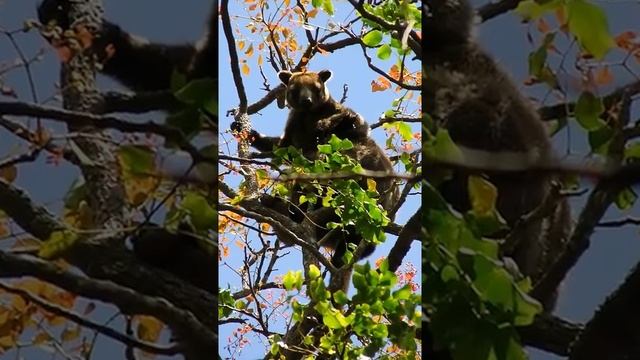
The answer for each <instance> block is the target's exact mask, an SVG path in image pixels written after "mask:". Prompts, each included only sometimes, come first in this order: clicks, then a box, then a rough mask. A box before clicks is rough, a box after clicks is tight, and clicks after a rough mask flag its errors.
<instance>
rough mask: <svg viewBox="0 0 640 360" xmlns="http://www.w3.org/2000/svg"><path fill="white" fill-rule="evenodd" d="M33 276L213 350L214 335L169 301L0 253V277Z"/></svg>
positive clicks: (188, 313) (31, 259) (215, 336)
mask: <svg viewBox="0 0 640 360" xmlns="http://www.w3.org/2000/svg"><path fill="white" fill-rule="evenodd" d="M7 276H11V277H17V276H33V277H36V278H38V279H41V280H44V281H47V282H49V283H51V284H54V285H56V286H58V287H60V288H62V289H64V290H67V291H69V292H73V293H75V294H78V295H80V296H84V297H87V298H90V299H97V300H101V301H104V302H107V303H111V304H115V305H116V306H118V307H119V308H120V309H122V310H123V311H124V312H126V313H128V314H147V315H151V316H154V317H157V318H158V319H167V320H169V323H170V324H172V325H173V326H174V327H176V328H177V329H179V330H181V331H182V332H183V333H184V334H189V336H190V337H192V339H196V340H197V341H199V342H200V343H202V344H209V346H211V348H212V349H213V348H215V346H216V344H215V341H216V340H217V334H216V333H215V332H214V331H212V330H210V329H207V328H206V327H205V326H203V325H202V324H201V323H200V322H199V321H198V320H197V319H196V318H195V317H194V316H193V314H192V313H190V312H188V311H185V310H181V309H179V308H177V307H175V306H174V305H172V304H171V303H169V302H168V301H166V300H164V299H161V298H155V297H150V296H145V295H142V294H140V293H138V292H136V291H134V290H131V289H129V288H126V287H123V286H120V285H116V284H114V283H112V282H110V281H104V280H95V279H87V278H84V277H81V276H79V275H76V274H73V273H71V272H69V271H66V270H63V269H61V268H59V267H57V266H55V265H53V264H51V263H49V262H47V261H43V260H40V259H37V258H33V257H27V256H23V255H13V254H9V253H5V252H2V251H0V277H7Z"/></svg>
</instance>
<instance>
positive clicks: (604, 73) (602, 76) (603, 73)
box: [595, 66, 613, 85]
mask: <svg viewBox="0 0 640 360" xmlns="http://www.w3.org/2000/svg"><path fill="white" fill-rule="evenodd" d="M595 80H596V84H598V85H607V84H610V83H611V82H613V73H612V72H611V70H609V67H608V66H605V67H603V68H601V69H598V70H597V71H596V77H595Z"/></svg>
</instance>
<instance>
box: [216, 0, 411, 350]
mask: <svg viewBox="0 0 640 360" xmlns="http://www.w3.org/2000/svg"><path fill="white" fill-rule="evenodd" d="M269 3H270V4H272V2H269ZM278 4H279V2H278ZM292 4H293V2H292ZM334 4H335V6H336V12H335V15H334V16H333V17H332V18H331V19H330V20H331V21H332V22H334V23H342V22H344V20H345V19H346V18H349V19H352V18H353V14H352V13H351V10H352V8H351V7H350V5H348V3H346V2H343V1H334ZM239 5H242V3H241V2H237V1H233V0H232V1H231V2H230V14H231V15H232V19H231V23H232V26H233V27H234V29H235V26H236V25H237V26H239V27H240V28H242V27H243V26H244V25H246V24H247V23H248V22H249V21H250V20H249V19H247V18H246V16H247V13H246V11H245V10H243V9H242V8H240V7H239ZM234 15H240V16H235V17H234ZM328 20H329V19H328V18H327V17H319V18H316V19H314V20H313V21H312V24H313V25H318V26H320V27H328V25H327V23H328ZM297 28H298V31H300V27H299V26H298V27H297ZM219 31H220V34H219V39H220V44H222V46H221V47H220V53H219V54H220V56H219V66H220V80H219V83H220V94H219V107H220V114H221V116H220V130H221V135H220V138H219V142H220V149H221V151H222V152H224V153H227V151H230V152H231V153H235V152H236V146H237V145H236V144H237V142H236V141H235V140H234V139H233V137H232V136H231V135H230V134H228V133H224V131H225V130H226V129H228V128H229V124H230V123H231V121H233V119H232V118H230V117H224V116H223V114H224V113H225V112H226V110H229V109H232V108H234V107H237V106H238V96H237V93H236V90H235V85H234V84H233V79H232V76H231V72H230V62H229V61H230V60H229V54H228V48H227V46H226V40H225V39H224V34H223V32H222V28H221V27H220V30H219ZM243 34H245V35H246V41H247V45H246V46H245V50H246V49H247V47H248V46H249V42H250V41H251V40H256V39H255V38H254V37H252V36H251V35H250V34H247V32H246V31H245V32H243ZM321 35H322V32H321ZM343 37H344V35H341V36H337V37H335V40H338V39H341V38H343ZM298 41H299V42H300V43H301V44H302V45H303V46H306V45H307V41H306V37H304V36H301V37H298ZM257 44H258V42H257V41H256V43H255V45H254V46H257ZM242 53H243V52H240V54H239V55H242ZM256 56H257V54H256V55H254V56H253V57H252V58H251V59H250V60H249V61H248V65H250V67H251V72H250V74H249V76H243V81H244V86H245V89H246V91H247V97H248V99H249V103H253V102H255V101H257V100H258V99H260V98H262V97H263V96H264V94H265V92H264V91H263V90H261V88H262V87H263V85H262V83H263V79H262V77H261V76H260V72H259V71H258V68H257V62H256ZM370 56H372V57H374V58H375V50H374V51H370ZM299 57H300V55H297V56H296V57H295V59H296V61H297V60H298V59H299ZM241 60H242V57H241ZM393 61H395V58H394V57H392V58H391V59H390V60H388V61H385V62H378V66H379V67H381V68H382V69H388V68H389V67H390V66H391V65H392V64H393ZM410 63H411V62H410ZM411 66H412V68H413V69H414V70H415V69H417V68H418V67H419V63H418V62H415V61H414V62H412V64H411ZM309 69H310V70H313V71H318V70H322V69H330V70H331V71H332V72H333V77H332V79H331V80H330V81H329V82H328V87H329V91H330V92H331V94H332V95H333V96H334V98H336V99H340V97H341V96H342V89H343V84H347V85H348V87H349V91H348V98H347V101H346V103H345V105H346V106H349V107H351V108H352V109H354V110H355V111H357V112H358V113H360V114H361V115H362V116H363V117H364V118H365V119H366V120H367V121H368V122H369V123H374V122H376V121H377V119H378V118H379V117H380V116H381V114H382V113H383V112H384V111H385V110H387V109H389V108H390V107H391V102H392V101H393V99H394V98H396V97H398V94H395V93H392V92H389V91H387V92H371V81H372V80H374V79H376V78H377V77H378V74H376V73H374V72H373V71H372V70H370V69H369V68H368V67H367V65H366V61H365V59H364V57H363V55H362V51H361V49H360V47H359V46H352V47H350V48H346V49H341V50H338V51H336V52H335V53H333V54H328V55H326V56H323V55H319V54H318V55H315V56H314V57H313V58H312V60H311V62H310V64H309ZM264 73H265V76H266V77H267V79H268V80H269V83H270V85H271V88H273V87H275V86H276V85H278V84H279V80H278V78H277V74H276V72H275V70H274V69H273V68H271V66H269V65H268V64H267V63H266V62H265V65H264ZM416 96H417V94H416ZM414 108H417V107H416V106H414ZM286 118H287V110H286V109H278V108H277V106H276V104H275V103H273V104H271V105H270V106H269V107H267V108H266V109H264V110H262V111H261V112H260V113H259V114H255V115H252V116H251V120H250V121H251V125H252V126H253V127H254V128H255V129H256V130H258V131H259V132H261V133H263V134H266V135H271V136H279V135H280V134H282V132H283V129H284V124H285V121H286ZM414 129H415V131H418V129H419V127H418V126H414ZM372 136H373V137H374V138H375V139H376V141H378V143H379V144H380V145H381V146H384V140H385V139H386V136H385V133H384V130H382V128H378V129H375V130H374V131H372ZM225 141H226V142H227V143H225ZM227 146H228V147H227ZM398 170H400V171H402V170H403V169H400V168H398ZM225 181H227V182H229V183H231V184H233V183H237V181H238V179H237V178H232V177H228V178H225ZM420 201H421V200H420V197H419V195H414V196H410V197H409V199H408V201H407V203H406V204H405V205H404V206H403V208H402V209H401V210H400V211H399V212H398V214H397V216H396V219H395V220H396V222H397V223H399V224H404V223H405V222H406V220H407V219H408V217H409V216H411V215H412V214H413V212H414V211H415V210H416V209H417V207H418V206H419V204H420ZM232 239H233V238H232ZM250 239H252V240H253V241H254V242H253V244H254V246H256V248H260V247H259V246H257V245H256V243H255V236H254V235H252V236H251V237H250ZM393 239H395V237H393V236H388V238H387V242H386V243H385V244H383V245H381V246H379V247H378V248H377V250H376V252H375V253H374V254H373V255H372V256H371V257H370V258H368V260H370V261H372V260H375V259H377V258H379V257H381V256H386V255H387V254H388V252H389V250H390V248H391V246H392V245H393ZM417 245H418V244H417V243H415V244H414V246H412V249H411V252H410V254H409V255H408V256H407V257H406V258H405V260H406V261H409V262H411V263H412V264H413V265H414V266H415V267H416V270H417V271H418V272H419V271H420V247H419V246H417ZM229 246H230V247H231V256H230V257H229V258H227V259H223V264H222V265H221V267H220V286H221V287H223V288H224V287H226V286H227V284H229V286H231V288H232V290H236V291H237V290H238V284H239V278H238V276H237V274H235V273H234V271H233V270H232V269H234V270H237V269H238V267H239V266H240V265H241V261H242V255H243V254H242V250H241V249H239V248H237V247H236V246H235V245H234V244H233V241H231V242H230V243H229ZM290 253H291V254H290V255H288V256H286V257H284V258H282V259H280V260H279V263H278V266H277V268H278V271H276V273H277V274H284V273H286V271H288V270H298V269H301V268H302V260H301V256H300V251H299V250H298V249H296V250H293V249H290ZM223 279H224V280H223ZM415 281H416V282H417V283H418V284H420V281H419V278H416V279H415ZM237 327H238V326H237V324H229V325H224V326H221V327H220V354H221V355H222V356H223V357H226V356H231V355H229V352H228V350H227V349H225V348H224V346H225V345H226V342H227V341H226V340H227V337H228V336H229V335H230V334H231V332H232V331H233V330H234V329H236V328H237ZM272 330H274V331H280V332H282V331H283V329H282V328H281V327H275V328H272ZM249 339H250V341H251V342H252V343H251V345H249V346H248V347H246V348H245V349H244V350H243V352H242V353H241V355H240V356H238V355H237V354H236V355H235V356H238V357H236V358H239V359H254V358H257V357H260V356H261V355H263V352H264V345H263V343H262V342H264V337H261V336H260V337H256V336H251V337H249ZM261 339H262V340H261ZM261 341H262V342H261Z"/></svg>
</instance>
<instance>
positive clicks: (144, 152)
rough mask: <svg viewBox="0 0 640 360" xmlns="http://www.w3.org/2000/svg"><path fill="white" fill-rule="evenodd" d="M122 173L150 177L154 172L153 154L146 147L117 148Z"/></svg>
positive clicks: (129, 146) (128, 146) (127, 146)
mask: <svg viewBox="0 0 640 360" xmlns="http://www.w3.org/2000/svg"><path fill="white" fill-rule="evenodd" d="M118 156H119V158H120V164H121V166H122V167H123V169H124V171H126V172H127V173H129V174H134V175H150V174H152V173H153V172H154V170H155V152H153V150H151V148H149V147H148V146H143V145H125V146H121V147H119V148H118Z"/></svg>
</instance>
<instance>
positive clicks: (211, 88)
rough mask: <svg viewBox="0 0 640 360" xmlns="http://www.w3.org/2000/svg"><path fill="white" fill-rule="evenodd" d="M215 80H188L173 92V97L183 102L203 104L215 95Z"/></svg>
mask: <svg viewBox="0 0 640 360" xmlns="http://www.w3.org/2000/svg"><path fill="white" fill-rule="evenodd" d="M217 90H218V84H217V81H215V80H213V79H209V78H205V79H196V80H193V81H190V82H189V83H188V84H187V85H186V86H184V87H182V88H181V89H180V90H178V91H177V92H176V93H175V97H176V98H177V99H178V100H180V101H182V102H183V103H185V104H196V105H203V104H205V103H207V102H209V100H211V99H215V98H216V97H217Z"/></svg>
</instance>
